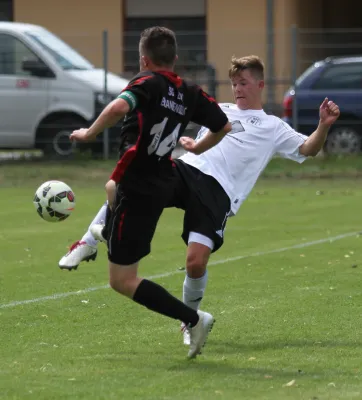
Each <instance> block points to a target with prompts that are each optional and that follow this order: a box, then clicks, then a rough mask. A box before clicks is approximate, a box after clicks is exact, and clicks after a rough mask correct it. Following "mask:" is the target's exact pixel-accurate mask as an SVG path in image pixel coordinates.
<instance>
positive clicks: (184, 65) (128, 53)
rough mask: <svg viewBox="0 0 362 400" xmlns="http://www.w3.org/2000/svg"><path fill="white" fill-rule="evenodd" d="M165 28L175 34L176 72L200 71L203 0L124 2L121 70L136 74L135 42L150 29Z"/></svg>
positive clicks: (203, 61)
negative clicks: (176, 43) (176, 49)
mask: <svg viewBox="0 0 362 400" xmlns="http://www.w3.org/2000/svg"><path fill="white" fill-rule="evenodd" d="M155 25H158V26H165V27H167V28H169V29H172V30H173V31H174V32H175V33H176V35H177V42H178V56H179V59H178V62H177V68H178V70H183V71H195V70H198V69H204V68H205V65H206V60H207V52H206V46H207V43H206V17H205V0H183V1H182V2H180V1H178V0H154V1H152V3H151V2H145V1H144V0H128V1H127V2H126V12H125V29H124V42H123V43H124V71H125V72H129V73H130V74H134V73H137V72H138V68H139V59H138V42H139V38H140V34H141V32H142V31H143V30H144V29H146V28H149V27H151V26H155Z"/></svg>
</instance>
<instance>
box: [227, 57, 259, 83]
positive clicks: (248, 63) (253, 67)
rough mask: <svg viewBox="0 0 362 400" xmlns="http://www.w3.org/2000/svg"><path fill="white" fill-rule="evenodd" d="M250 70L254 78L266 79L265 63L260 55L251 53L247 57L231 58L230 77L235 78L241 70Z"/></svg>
mask: <svg viewBox="0 0 362 400" xmlns="http://www.w3.org/2000/svg"><path fill="white" fill-rule="evenodd" d="M246 69H248V70H250V73H251V74H252V75H253V77H254V78H256V79H259V80H263V79H264V63H263V61H262V60H261V58H259V57H258V56H254V55H250V56H245V57H240V58H236V57H235V56H233V57H232V58H231V65H230V68H229V78H230V79H231V78H234V77H235V76H236V75H238V74H239V72H241V71H244V70H246Z"/></svg>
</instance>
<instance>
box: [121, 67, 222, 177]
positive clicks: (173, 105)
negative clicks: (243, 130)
mask: <svg viewBox="0 0 362 400" xmlns="http://www.w3.org/2000/svg"><path fill="white" fill-rule="evenodd" d="M125 91H127V92H131V93H132V94H133V95H134V96H135V97H136V99H137V106H136V108H135V109H134V110H133V111H131V112H129V113H128V114H127V115H126V117H125V119H124V122H123V125H122V127H121V146H120V161H119V162H118V167H117V170H118V173H117V174H116V175H115V176H114V179H115V180H116V181H118V182H120V181H121V180H124V179H125V180H127V179H128V178H131V180H132V181H134V180H135V179H136V176H137V177H139V176H140V175H142V176H143V177H144V176H145V175H146V176H150V177H151V175H154V177H155V178H156V177H157V176H159V177H160V178H162V176H164V173H165V172H166V171H169V168H170V167H171V160H170V156H171V153H172V151H173V149H174V148H175V146H176V145H177V142H178V140H179V138H180V137H181V136H182V134H183V133H184V131H185V129H186V127H187V125H188V124H189V122H190V121H192V122H195V123H196V124H199V125H202V126H206V127H207V128H209V129H210V130H211V131H212V132H218V131H220V130H221V129H222V128H223V127H224V126H225V124H226V123H227V121H228V119H227V117H226V115H225V114H224V112H223V111H222V110H221V109H220V107H219V106H218V104H217V103H216V102H215V100H214V99H213V98H212V97H210V96H208V95H207V94H206V93H205V92H204V91H203V90H202V89H201V88H200V87H199V86H197V85H194V84H190V83H187V82H186V81H184V80H182V79H181V78H180V77H179V76H177V75H176V74H175V73H172V72H166V71H165V72H163V71H158V72H150V71H147V72H141V73H139V74H138V75H136V76H135V77H134V78H133V79H132V80H131V81H130V83H129V84H128V86H127V87H126V88H125V89H124V90H123V92H125ZM166 173H167V172H166Z"/></svg>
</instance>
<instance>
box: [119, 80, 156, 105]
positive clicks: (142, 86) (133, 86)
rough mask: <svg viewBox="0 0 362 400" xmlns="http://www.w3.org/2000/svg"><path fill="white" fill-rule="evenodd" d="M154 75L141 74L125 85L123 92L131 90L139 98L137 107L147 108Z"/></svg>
mask: <svg viewBox="0 0 362 400" xmlns="http://www.w3.org/2000/svg"><path fill="white" fill-rule="evenodd" d="M152 78H153V76H152V75H146V76H141V77H138V78H135V79H134V80H132V81H131V82H130V83H129V84H128V85H127V87H125V88H124V89H123V90H122V92H121V95H122V93H124V92H130V93H132V94H133V95H134V96H135V98H136V99H137V106H136V108H141V109H142V108H145V107H146V106H147V105H148V103H149V100H150V95H151V91H152V85H151V79H152Z"/></svg>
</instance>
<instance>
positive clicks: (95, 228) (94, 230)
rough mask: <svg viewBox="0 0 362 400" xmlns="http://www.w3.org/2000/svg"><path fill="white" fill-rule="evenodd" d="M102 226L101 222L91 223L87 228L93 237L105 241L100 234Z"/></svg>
mask: <svg viewBox="0 0 362 400" xmlns="http://www.w3.org/2000/svg"><path fill="white" fill-rule="evenodd" d="M103 228H104V225H103V224H93V225H91V227H90V228H89V230H90V232H91V234H92V235H93V237H94V239H96V240H99V241H100V242H103V243H107V240H106V239H105V238H104V237H103V235H102V230H103Z"/></svg>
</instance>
